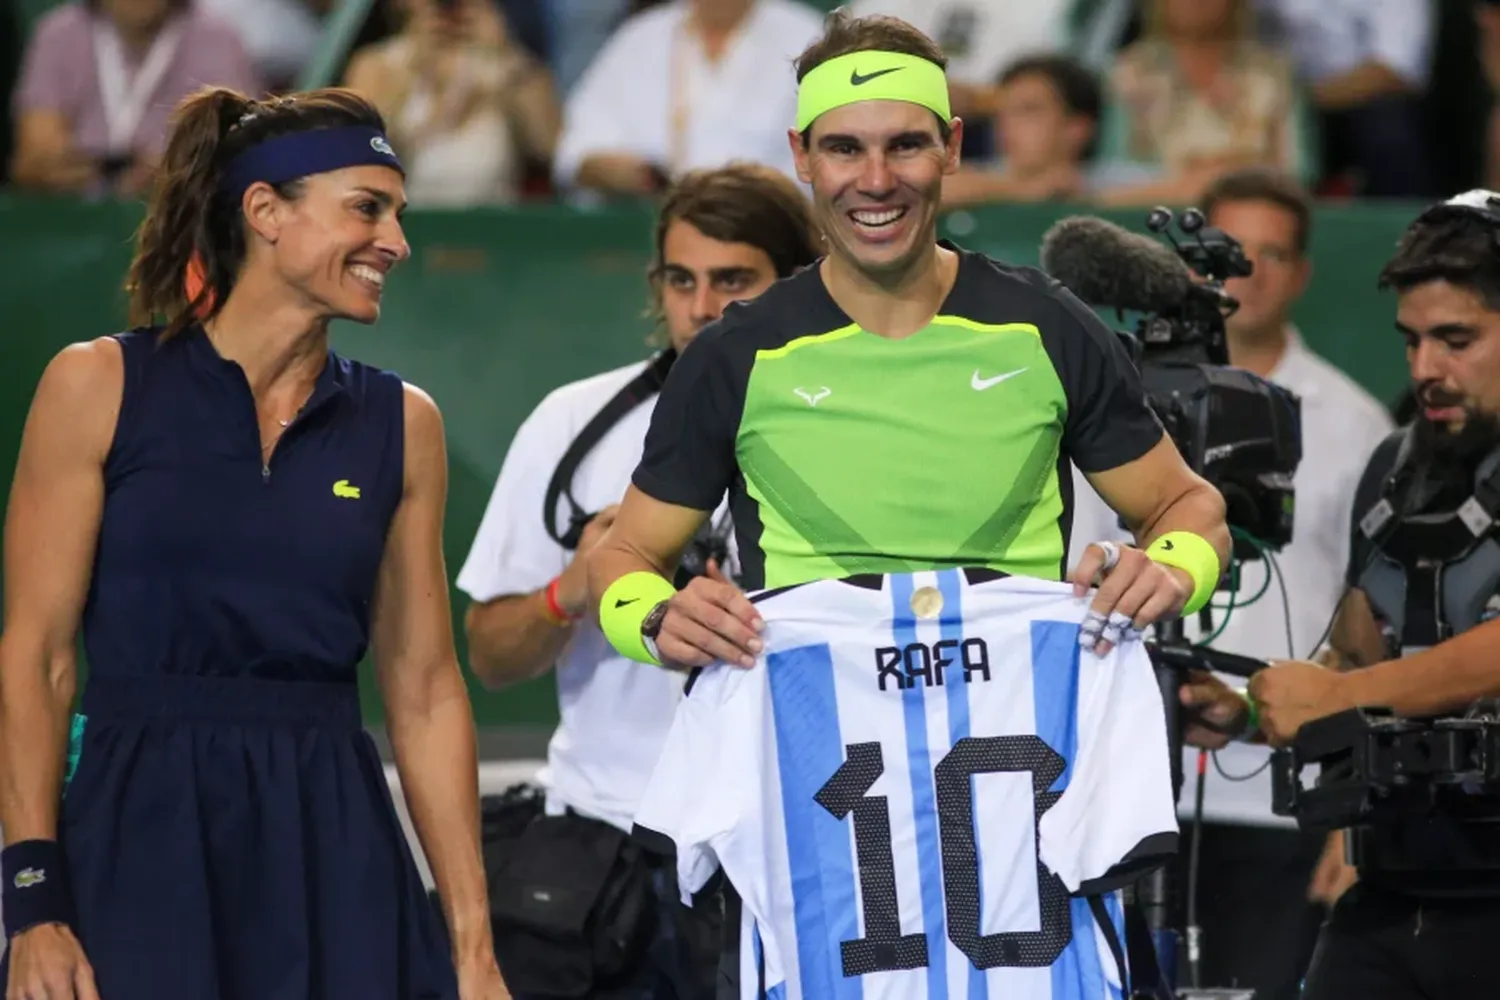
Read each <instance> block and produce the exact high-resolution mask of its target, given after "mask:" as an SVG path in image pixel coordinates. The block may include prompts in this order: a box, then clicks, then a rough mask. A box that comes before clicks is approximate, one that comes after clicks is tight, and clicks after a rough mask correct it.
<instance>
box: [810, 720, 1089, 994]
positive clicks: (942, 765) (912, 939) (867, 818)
mask: <svg viewBox="0 0 1500 1000" xmlns="http://www.w3.org/2000/svg"><path fill="white" fill-rule="evenodd" d="M844 751H845V754H846V756H845V759H844V763H843V764H842V765H840V767H839V769H838V770H837V771H835V772H834V773H833V775H832V776H831V777H830V778H829V779H828V781H827V782H826V783H824V785H823V787H822V788H820V789H819V790H818V792H817V794H816V795H815V796H814V799H815V801H816V802H817V803H818V805H820V806H822V807H823V808H824V809H825V810H827V811H828V812H829V813H830V814H831V815H832V816H833V817H834V818H836V819H838V820H843V819H845V818H846V817H852V819H853V824H854V844H855V858H856V861H857V863H858V873H859V895H860V905H861V908H862V909H863V911H864V935H863V936H862V937H858V938H854V939H851V940H848V941H844V942H842V943H841V949H842V952H843V954H842V958H843V966H844V975H845V976H863V975H868V974H869V973H872V972H888V971H894V970H897V969H921V968H926V967H927V964H928V955H927V937H926V935H924V934H921V933H911V934H903V933H902V932H901V908H900V905H899V901H898V899H897V894H896V864H895V859H894V854H893V849H892V844H891V811H890V805H889V803H888V802H887V801H886V798H885V796H883V795H870V794H869V792H870V789H871V788H872V787H873V786H874V784H875V782H876V780H877V779H878V778H879V777H880V776H881V775H882V774H884V773H885V757H884V754H883V752H882V750H881V746H880V744H879V743H851V744H849V745H848V746H846V747H845V748H844ZM1064 766H1065V762H1064V760H1063V758H1062V756H1061V755H1060V754H1058V753H1057V752H1056V751H1055V750H1053V749H1052V748H1051V747H1049V746H1047V744H1046V743H1044V742H1043V741H1042V740H1041V739H1040V738H1038V737H1036V736H988V737H982V738H975V737H967V738H965V739H961V740H959V741H958V742H957V743H955V744H954V745H953V749H952V750H950V751H948V753H947V754H945V755H944V756H943V759H942V760H940V761H938V762H937V765H936V766H935V767H934V768H933V770H932V782H933V787H934V792H935V794H934V800H935V802H936V805H937V810H936V812H937V816H936V826H937V830H936V833H937V839H938V842H939V847H940V853H941V857H942V881H943V885H942V888H943V899H944V901H945V906H944V909H945V916H946V921H945V922H946V924H947V930H948V940H949V941H951V942H952V943H953V945H954V947H956V948H958V950H959V951H961V952H963V953H964V954H965V955H966V956H968V959H969V961H970V962H972V963H973V964H974V967H975V968H978V969H993V968H999V967H1005V966H1048V965H1051V964H1052V963H1053V962H1054V961H1056V960H1057V957H1058V956H1059V955H1061V954H1062V952H1063V949H1065V948H1066V947H1067V946H1068V942H1069V941H1070V940H1071V939H1072V936H1073V933H1072V921H1071V919H1070V916H1069V905H1068V893H1067V889H1066V888H1065V887H1064V886H1063V884H1062V880H1061V879H1059V878H1058V877H1057V876H1056V875H1054V874H1052V873H1051V872H1049V871H1047V869H1046V868H1045V867H1044V866H1043V865H1042V863H1041V860H1040V858H1038V860H1037V865H1036V872H1035V887H1036V894H1037V911H1038V912H1039V913H1040V914H1041V927H1040V929H1039V930H1026V931H1001V932H997V933H993V934H981V933H980V914H981V901H980V885H979V854H978V844H977V842H976V838H975V836H974V791H973V789H974V783H973V778H974V776H975V775H977V774H991V773H997V772H1025V773H1028V774H1030V775H1031V789H1032V796H1033V798H1034V800H1035V802H1036V810H1035V814H1034V815H1033V817H1032V818H1031V827H1032V834H1033V836H1036V835H1037V829H1038V824H1040V822H1041V818H1042V814H1043V813H1045V812H1046V811H1047V810H1048V809H1050V808H1051V807H1052V805H1053V803H1055V802H1056V801H1057V800H1058V798H1059V797H1060V796H1061V793H1060V792H1053V791H1049V790H1048V789H1050V788H1051V787H1052V784H1053V782H1055V781H1056V780H1057V779H1058V777H1059V776H1060V775H1061V774H1062V772H1063V768H1064ZM924 822H925V823H926V824H927V829H928V830H929V831H930V829H931V824H932V822H933V819H932V817H923V816H918V817H917V825H918V829H917V837H918V840H919V841H920V840H921V838H922V837H923V836H924V829H923V824H924ZM928 835H930V834H928ZM1024 877H1025V876H1024V875H1020V874H1019V873H1018V877H1017V881H1019V880H1020V878H1024ZM1028 882H1029V880H1028ZM924 888H925V887H924Z"/></svg>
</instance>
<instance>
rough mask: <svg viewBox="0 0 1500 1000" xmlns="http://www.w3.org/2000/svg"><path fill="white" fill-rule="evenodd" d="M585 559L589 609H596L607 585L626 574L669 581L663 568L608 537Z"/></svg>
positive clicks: (607, 587)
mask: <svg viewBox="0 0 1500 1000" xmlns="http://www.w3.org/2000/svg"><path fill="white" fill-rule="evenodd" d="M587 559H588V577H589V605H590V607H597V606H598V604H599V601H600V600H601V599H602V598H603V597H604V592H605V591H606V590H608V589H609V585H610V584H612V583H614V582H615V581H616V580H618V579H619V578H620V577H622V576H624V575H625V574H627V573H640V572H646V573H655V574H656V575H657V576H659V577H662V578H663V579H666V580H669V581H670V579H671V578H670V577H669V576H668V574H667V572H666V570H665V568H664V567H661V566H657V565H655V564H654V563H652V561H651V560H650V559H647V558H646V557H645V556H643V555H642V554H640V553H639V552H637V551H636V550H635V549H633V548H629V547H627V546H624V545H620V544H619V543H618V542H616V541H615V540H614V539H613V538H612V537H608V536H606V538H605V540H604V541H602V542H600V543H599V545H598V546H597V547H596V548H595V549H594V551H592V552H590V553H589V554H588V556H587Z"/></svg>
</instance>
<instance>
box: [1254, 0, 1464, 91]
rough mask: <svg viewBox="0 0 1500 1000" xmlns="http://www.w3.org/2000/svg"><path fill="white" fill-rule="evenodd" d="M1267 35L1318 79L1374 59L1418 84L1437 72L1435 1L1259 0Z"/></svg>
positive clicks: (1309, 75)
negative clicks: (1433, 69) (1433, 67)
mask: <svg viewBox="0 0 1500 1000" xmlns="http://www.w3.org/2000/svg"><path fill="white" fill-rule="evenodd" d="M1256 7H1257V8H1258V10H1257V13H1258V14H1259V20H1260V25H1261V29H1262V34H1263V35H1264V36H1265V39H1266V41H1268V42H1269V43H1271V44H1272V45H1273V46H1274V47H1276V48H1278V49H1282V50H1289V51H1290V52H1291V53H1292V56H1293V58H1294V59H1295V60H1296V62H1297V69H1298V71H1299V72H1300V73H1301V74H1302V75H1303V76H1304V77H1305V78H1307V79H1308V80H1311V81H1312V82H1314V83H1316V82H1318V81H1320V80H1326V79H1327V78H1329V77H1332V76H1338V75H1339V74H1341V73H1347V72H1349V71H1350V70H1352V69H1354V68H1355V67H1356V66H1359V65H1360V64H1361V63H1363V62H1365V61H1367V60H1370V61H1374V62H1378V63H1380V64H1381V65H1382V66H1385V67H1386V68H1387V69H1389V70H1391V71H1392V72H1394V73H1397V74H1399V75H1400V76H1401V77H1402V78H1403V79H1405V80H1406V81H1407V82H1408V83H1410V84H1411V85H1412V86H1413V87H1417V88H1422V87H1425V86H1426V85H1427V81H1428V79H1429V78H1430V77H1431V75H1432V58H1433V54H1434V53H1433V49H1434V45H1433V42H1434V38H1435V36H1436V34H1437V16H1438V15H1437V4H1435V3H1432V2H1431V0H1257V3H1256Z"/></svg>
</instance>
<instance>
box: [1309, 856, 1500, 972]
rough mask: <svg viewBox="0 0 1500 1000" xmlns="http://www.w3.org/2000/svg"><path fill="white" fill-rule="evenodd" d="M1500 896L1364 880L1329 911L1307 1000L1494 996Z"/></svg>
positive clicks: (1499, 928)
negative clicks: (1398, 887)
mask: <svg viewBox="0 0 1500 1000" xmlns="http://www.w3.org/2000/svg"><path fill="white" fill-rule="evenodd" d="M1496 942H1500V899H1494V898H1490V899H1453V898H1430V897H1429V898H1420V897H1416V896H1409V895H1405V894H1403V893H1397V892H1392V891H1390V890H1388V889H1382V888H1378V887H1376V886H1372V885H1369V884H1367V883H1364V882H1358V883H1355V885H1354V886H1353V887H1352V888H1351V889H1350V890H1349V891H1348V892H1346V893H1345V894H1344V895H1343V896H1342V897H1341V898H1340V899H1339V901H1338V903H1337V904H1336V905H1335V906H1334V908H1333V912H1332V913H1330V914H1329V917H1328V921H1327V922H1326V923H1325V924H1324V925H1323V932H1322V934H1321V935H1320V936H1319V938H1318V947H1317V950H1316V951H1315V952H1314V953H1313V959H1312V966H1311V968H1310V969H1309V970H1308V973H1307V982H1306V986H1305V989H1304V992H1303V1000H1354V998H1357V1000H1492V998H1494V997H1496V996H1500V971H1497V968H1500V967H1497V965H1496V959H1495V948H1496Z"/></svg>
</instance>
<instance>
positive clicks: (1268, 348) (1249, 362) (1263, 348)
mask: <svg viewBox="0 0 1500 1000" xmlns="http://www.w3.org/2000/svg"><path fill="white" fill-rule="evenodd" d="M1291 340H1292V337H1291V330H1290V328H1289V327H1288V325H1287V324H1286V323H1285V322H1281V323H1277V324H1276V325H1275V326H1273V327H1271V328H1269V329H1267V330H1262V331H1257V332H1255V333H1240V334H1235V333H1230V334H1229V360H1230V363H1232V364H1233V365H1235V366H1236V367H1238V368H1244V369H1246V370H1247V371H1252V372H1254V373H1255V374H1257V375H1259V376H1260V377H1261V378H1270V377H1271V373H1272V372H1274V371H1275V370H1276V367H1277V366H1278V365H1280V364H1281V359H1282V358H1284V357H1286V349H1287V346H1288V345H1289V344H1290V343H1291Z"/></svg>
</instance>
